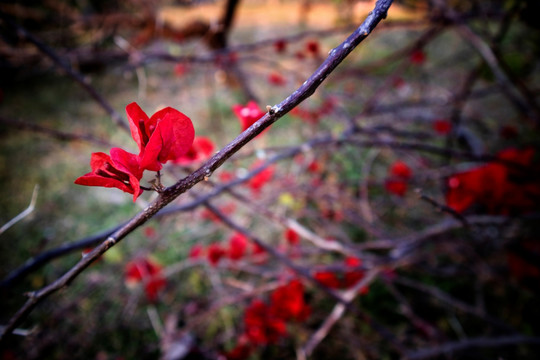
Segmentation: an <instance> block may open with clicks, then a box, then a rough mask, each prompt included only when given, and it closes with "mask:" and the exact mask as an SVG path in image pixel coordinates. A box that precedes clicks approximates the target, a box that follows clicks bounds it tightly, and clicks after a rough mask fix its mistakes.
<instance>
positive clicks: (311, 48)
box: [306, 40, 320, 56]
mask: <svg viewBox="0 0 540 360" xmlns="http://www.w3.org/2000/svg"><path fill="white" fill-rule="evenodd" d="M306 51H307V52H308V53H310V54H312V55H314V56H318V55H319V52H320V47H319V42H318V41H316V40H311V41H308V42H307V43H306Z"/></svg>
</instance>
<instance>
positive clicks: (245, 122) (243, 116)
mask: <svg viewBox="0 0 540 360" xmlns="http://www.w3.org/2000/svg"><path fill="white" fill-rule="evenodd" d="M232 110H233V112H234V113H235V115H236V116H237V117H238V120H240V124H241V125H242V131H245V130H246V129H247V128H248V127H250V126H251V125H253V124H254V123H255V122H256V121H257V120H259V119H260V118H261V117H263V115H264V114H265V112H264V111H262V110H261V109H260V108H259V105H257V103H256V102H255V101H250V102H248V103H247V104H246V105H234V106H233V107H232Z"/></svg>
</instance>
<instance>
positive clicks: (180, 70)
mask: <svg viewBox="0 0 540 360" xmlns="http://www.w3.org/2000/svg"><path fill="white" fill-rule="evenodd" d="M187 70H188V67H187V66H186V64H182V63H179V64H176V65H174V75H176V76H178V77H181V76H183V75H184V74H185V73H186V72H187Z"/></svg>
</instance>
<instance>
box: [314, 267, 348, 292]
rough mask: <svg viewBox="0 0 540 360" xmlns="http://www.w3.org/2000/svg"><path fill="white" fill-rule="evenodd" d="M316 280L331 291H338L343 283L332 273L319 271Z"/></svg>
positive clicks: (315, 276)
mask: <svg viewBox="0 0 540 360" xmlns="http://www.w3.org/2000/svg"><path fill="white" fill-rule="evenodd" d="M313 277H314V278H315V280H317V281H318V282H320V283H321V284H323V285H324V286H326V287H328V288H330V289H338V288H340V287H341V283H340V281H339V279H338V277H337V275H336V274H334V273H333V272H331V271H319V272H316V273H315V275H314V276H313Z"/></svg>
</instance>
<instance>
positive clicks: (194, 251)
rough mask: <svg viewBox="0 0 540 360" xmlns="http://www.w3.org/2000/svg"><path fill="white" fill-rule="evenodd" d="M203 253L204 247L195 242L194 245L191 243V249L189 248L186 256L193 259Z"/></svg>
mask: <svg viewBox="0 0 540 360" xmlns="http://www.w3.org/2000/svg"><path fill="white" fill-rule="evenodd" d="M203 254H204V248H203V247H202V245H199V244H196V245H193V246H192V247H191V249H190V250H189V255H188V257H189V258H190V259H193V260H195V259H198V258H200V257H201V256H202V255H203Z"/></svg>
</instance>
